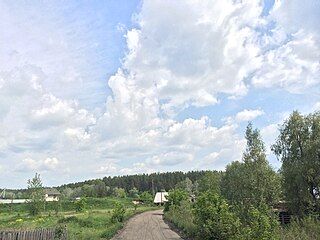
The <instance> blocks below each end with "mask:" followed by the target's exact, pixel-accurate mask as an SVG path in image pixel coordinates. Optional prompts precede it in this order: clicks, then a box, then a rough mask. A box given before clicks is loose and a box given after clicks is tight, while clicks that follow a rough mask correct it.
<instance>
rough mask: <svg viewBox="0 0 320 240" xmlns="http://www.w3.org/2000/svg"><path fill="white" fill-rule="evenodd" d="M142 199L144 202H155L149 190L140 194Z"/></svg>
mask: <svg viewBox="0 0 320 240" xmlns="http://www.w3.org/2000/svg"><path fill="white" fill-rule="evenodd" d="M140 200H141V201H142V202H144V203H147V204H148V203H152V202H153V196H152V195H151V194H150V193H149V192H147V191H145V192H143V193H141V194H140Z"/></svg>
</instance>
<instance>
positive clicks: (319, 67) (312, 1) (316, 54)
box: [252, 0, 320, 93]
mask: <svg viewBox="0 0 320 240" xmlns="http://www.w3.org/2000/svg"><path fill="white" fill-rule="evenodd" d="M319 12H320V3H319V1H317V0H303V1H298V0H292V1H288V0H277V1H276V2H275V6H274V7H273V9H272V11H271V16H270V19H269V20H270V21H274V24H275V27H274V29H272V30H271V35H270V36H268V37H267V38H266V42H267V44H266V46H265V48H266V53H265V54H264V55H263V64H262V67H261V68H260V69H258V71H257V72H256V73H255V76H254V77H253V79H252V83H253V84H254V85H255V86H257V87H281V88H284V89H286V90H288V91H289V92H292V93H305V92H307V91H309V92H310V91H314V92H318V91H319V84H320V63H319V59H320V47H319V46H320V30H319V26H318V22H319Z"/></svg>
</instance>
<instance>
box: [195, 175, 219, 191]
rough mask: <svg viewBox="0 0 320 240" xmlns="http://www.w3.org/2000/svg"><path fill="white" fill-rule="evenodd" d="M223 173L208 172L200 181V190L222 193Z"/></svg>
mask: <svg viewBox="0 0 320 240" xmlns="http://www.w3.org/2000/svg"><path fill="white" fill-rule="evenodd" d="M221 176H222V174H221V173H219V172H216V171H214V172H206V173H205V175H204V176H203V177H202V178H200V180H199V181H198V189H199V192H200V193H201V192H206V191H211V192H215V193H217V194H220V184H221Z"/></svg>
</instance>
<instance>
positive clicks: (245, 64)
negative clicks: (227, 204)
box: [0, 0, 320, 188]
mask: <svg viewBox="0 0 320 240" xmlns="http://www.w3.org/2000/svg"><path fill="white" fill-rule="evenodd" d="M319 13H320V3H319V1H317V0H311V1H310V0H308V1H298V0H291V1H289V0H276V1H273V0H266V1H249V0H248V1H231V0H230V1H225V0H224V1H214V2H212V1H199V2H195V1H174V2H172V1H160V0H159V1H158V0H153V1H151V0H148V1H45V2H44V1H6V0H2V1H1V0H0V36H1V37H0V63H1V64H0V121H1V124H0V132H1V133H0V183H1V185H0V188H2V187H7V188H16V187H24V186H25V185H26V180H27V179H28V178H30V177H32V176H33V175H34V173H35V172H39V173H41V175H42V177H43V179H44V183H45V184H46V185H49V186H52V185H59V184H63V183H66V182H74V181H80V180H84V179H88V178H99V177H103V176H107V175H112V176H113V175H122V174H135V173H144V172H147V173H150V172H158V171H160V172H161V171H175V170H182V171H188V170H201V169H218V170H222V169H224V167H225V166H226V165H227V164H228V163H230V162H231V161H234V160H241V156H242V152H243V149H244V146H245V141H244V136H243V135H244V129H245V127H246V125H247V123H248V121H252V122H253V123H254V126H256V127H258V128H259V129H260V130H261V134H262V137H263V139H264V140H265V143H266V146H267V152H268V158H269V160H270V163H271V164H272V166H274V167H275V168H276V169H277V168H279V166H280V163H279V162H278V161H277V160H276V159H275V157H274V156H273V155H272V153H271V152H270V150H269V147H270V144H272V143H273V142H274V140H275V138H276V136H277V134H278V125H279V124H280V123H281V122H283V121H284V119H286V118H287V117H288V115H289V114H290V113H291V112H292V111H293V110H299V111H301V112H302V113H304V114H307V113H309V112H312V111H315V110H319V109H320V96H319V95H320V94H319V93H320V63H319V59H320V32H319V28H318V23H319V20H320V16H319ZM12 176H15V177H14V179H12ZM8 179H10V180H8Z"/></svg>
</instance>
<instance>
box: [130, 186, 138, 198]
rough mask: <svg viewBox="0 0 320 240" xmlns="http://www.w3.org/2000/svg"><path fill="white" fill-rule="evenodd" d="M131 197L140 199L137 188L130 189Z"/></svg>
mask: <svg viewBox="0 0 320 240" xmlns="http://www.w3.org/2000/svg"><path fill="white" fill-rule="evenodd" d="M129 196H130V197H132V198H139V190H138V189H137V188H136V187H134V188H132V189H130V190H129Z"/></svg>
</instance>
